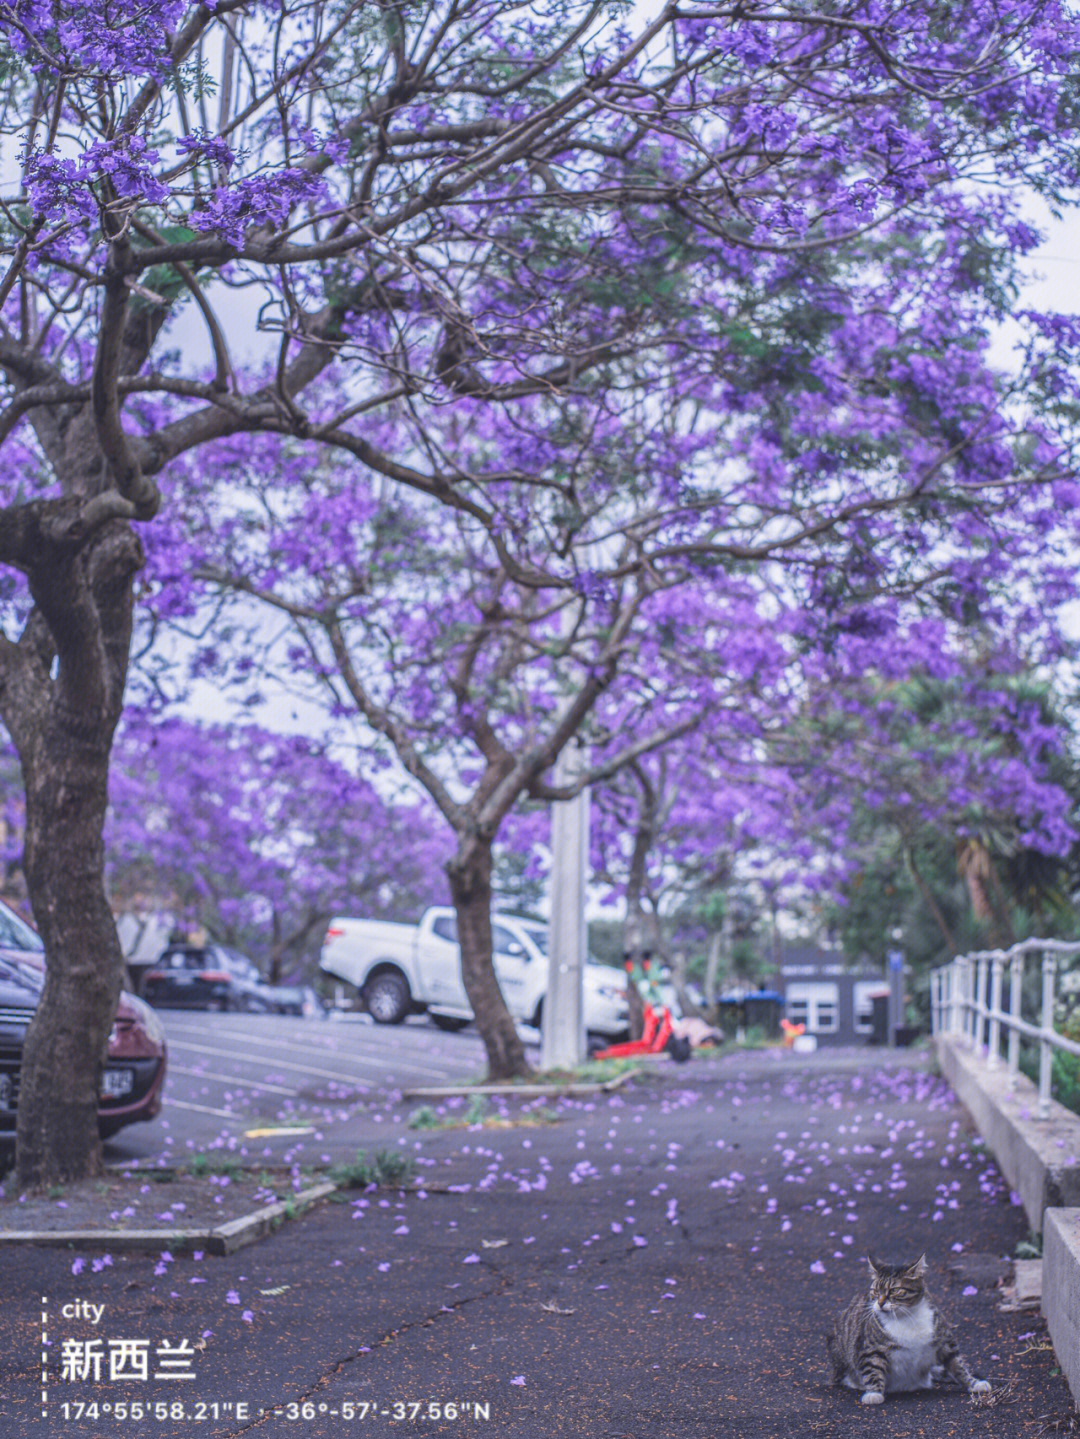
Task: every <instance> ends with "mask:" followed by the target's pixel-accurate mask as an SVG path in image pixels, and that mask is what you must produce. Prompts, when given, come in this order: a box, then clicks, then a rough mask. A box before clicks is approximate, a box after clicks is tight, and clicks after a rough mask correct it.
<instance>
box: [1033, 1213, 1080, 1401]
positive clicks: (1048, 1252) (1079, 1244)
mask: <svg viewBox="0 0 1080 1439" xmlns="http://www.w3.org/2000/svg"><path fill="white" fill-rule="evenodd" d="M1042 1311H1043V1314H1045V1316H1046V1326H1047V1328H1048V1329H1049V1331H1050V1341H1051V1343H1052V1344H1053V1346H1054V1353H1055V1354H1056V1355H1057V1358H1058V1363H1059V1364H1060V1365H1061V1370H1062V1373H1063V1374H1064V1375H1065V1378H1066V1379H1067V1380H1068V1381H1069V1388H1070V1389H1071V1390H1072V1395H1073V1398H1074V1399H1075V1400H1076V1401H1077V1402H1078V1403H1080V1209H1048V1210H1047V1211H1046V1221H1045V1228H1044V1229H1043V1269H1042Z"/></svg>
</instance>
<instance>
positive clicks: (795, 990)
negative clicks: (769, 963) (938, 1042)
mask: <svg viewBox="0 0 1080 1439" xmlns="http://www.w3.org/2000/svg"><path fill="white" fill-rule="evenodd" d="M777 988H778V989H779V990H780V991H781V993H782V994H783V996H784V1016H785V1018H786V1019H788V1020H790V1022H791V1023H792V1024H805V1025H806V1032H807V1034H812V1035H814V1037H815V1038H816V1039H817V1042H818V1044H819V1045H826V1044H862V1043H865V1042H866V1041H868V1040H869V1038H870V1035H871V1033H872V1031H873V1003H872V1000H873V996H874V995H875V994H881V993H883V992H885V991H887V990H888V988H889V981H888V979H887V977H886V976H885V975H883V974H882V973H881V972H880V971H875V970H873V969H871V968H870V967H869V966H868V965H866V964H863V965H862V966H860V967H859V968H855V969H852V968H849V966H848V965H847V964H845V963H844V959H843V956H842V955H840V954H839V953H837V952H836V951H835V950H824V949H818V948H817V947H816V946H814V945H790V946H785V950H784V956H783V960H782V962H781V965H780V982H779V984H778V986H777Z"/></svg>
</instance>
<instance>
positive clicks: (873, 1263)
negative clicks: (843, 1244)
mask: <svg viewBox="0 0 1080 1439" xmlns="http://www.w3.org/2000/svg"><path fill="white" fill-rule="evenodd" d="M866 1262H867V1264H869V1266H870V1268H871V1270H872V1271H873V1272H874V1273H875V1274H880V1273H881V1265H880V1264H879V1262H878V1261H877V1260H876V1259H875V1258H874V1256H873V1255H872V1254H868V1255H867V1256H866Z"/></svg>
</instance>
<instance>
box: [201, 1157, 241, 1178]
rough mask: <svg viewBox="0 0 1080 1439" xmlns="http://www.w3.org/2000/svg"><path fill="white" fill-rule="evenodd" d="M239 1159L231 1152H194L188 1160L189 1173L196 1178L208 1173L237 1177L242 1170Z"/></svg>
mask: <svg viewBox="0 0 1080 1439" xmlns="http://www.w3.org/2000/svg"><path fill="white" fill-rule="evenodd" d="M242 1169H243V1165H242V1164H241V1163H240V1161H239V1159H236V1158H234V1157H233V1156H232V1155H229V1154H206V1153H202V1152H201V1153H198V1154H193V1155H192V1156H191V1158H190V1159H189V1160H188V1162H187V1170H188V1173H189V1174H191V1175H193V1176H194V1177H195V1178H196V1179H199V1178H202V1177H203V1176H204V1175H207V1174H224V1175H227V1176H228V1177H229V1178H230V1179H235V1178H236V1177H237V1176H238V1175H239V1174H240V1173H241V1171H242Z"/></svg>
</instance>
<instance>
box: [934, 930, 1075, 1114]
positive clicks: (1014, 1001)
mask: <svg viewBox="0 0 1080 1439" xmlns="http://www.w3.org/2000/svg"><path fill="white" fill-rule="evenodd" d="M1039 955H1041V956H1042V987H1041V1002H1040V1005H1039V1010H1040V1013H1039V1022H1038V1024H1035V1023H1032V1022H1031V1021H1029V1020H1026V1019H1025V1018H1024V1016H1023V1013H1022V1009H1023V994H1024V977H1025V973H1026V966H1027V962H1028V959H1029V958H1031V957H1035V956H1039ZM1076 955H1080V943H1067V942H1065V941H1063V940H1058V939H1025V940H1023V941H1021V943H1020V944H1014V945H1013V946H1012V948H1011V949H984V950H980V951H978V952H977V953H975V954H961V955H958V956H957V957H956V959H954V960H953V961H952V963H951V964H946V965H943V966H942V967H941V968H940V969H935V970H933V971H932V972H931V974H930V1025H931V1029H932V1031H933V1033H934V1034H949V1035H953V1036H955V1037H956V1038H958V1039H961V1040H964V1041H966V1042H967V1044H968V1045H969V1046H970V1047H971V1048H972V1049H974V1050H975V1051H976V1052H981V1053H984V1054H985V1056H986V1062H987V1065H988V1066H989V1068H991V1069H996V1068H999V1067H1000V1066H1001V1063H1002V1053H1001V1048H1002V1045H1001V1040H1002V1033H1003V1032H1004V1034H1005V1036H1006V1039H1007V1044H1006V1053H1005V1062H1006V1063H1007V1065H1008V1068H1009V1086H1010V1088H1012V1087H1013V1086H1015V1084H1016V1076H1017V1075H1018V1074H1019V1072H1020V1036H1021V1035H1026V1036H1027V1038H1028V1039H1032V1040H1035V1041H1037V1042H1038V1045H1039V1118H1040V1119H1045V1118H1046V1117H1047V1115H1048V1114H1049V1112H1050V1081H1051V1073H1052V1067H1053V1061H1054V1050H1055V1049H1061V1050H1064V1051H1065V1052H1066V1053H1067V1054H1074V1055H1076V1056H1077V1057H1078V1058H1080V1044H1078V1043H1077V1042H1076V1041H1075V1040H1072V1039H1068V1038H1066V1036H1065V1035H1063V1034H1058V1032H1057V1030H1055V1028H1054V1008H1055V1005H1056V1002H1057V967H1058V961H1059V960H1061V959H1072V958H1073V957H1074V956H1076ZM1006 970H1008V982H1009V989H1008V1004H1007V1006H1005V1007H1003V1005H1002V999H1003V995H1002V988H1003V982H1004V979H1005V972H1006Z"/></svg>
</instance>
